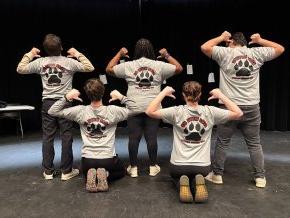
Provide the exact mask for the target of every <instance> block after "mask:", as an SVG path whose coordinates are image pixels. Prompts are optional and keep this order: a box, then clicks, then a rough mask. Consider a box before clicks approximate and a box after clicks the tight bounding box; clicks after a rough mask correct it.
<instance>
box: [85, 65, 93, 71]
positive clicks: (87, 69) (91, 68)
mask: <svg viewBox="0 0 290 218" xmlns="http://www.w3.org/2000/svg"><path fill="white" fill-rule="evenodd" d="M94 70H95V67H94V66H93V65H91V66H88V67H87V68H86V69H85V71H86V72H93V71H94Z"/></svg>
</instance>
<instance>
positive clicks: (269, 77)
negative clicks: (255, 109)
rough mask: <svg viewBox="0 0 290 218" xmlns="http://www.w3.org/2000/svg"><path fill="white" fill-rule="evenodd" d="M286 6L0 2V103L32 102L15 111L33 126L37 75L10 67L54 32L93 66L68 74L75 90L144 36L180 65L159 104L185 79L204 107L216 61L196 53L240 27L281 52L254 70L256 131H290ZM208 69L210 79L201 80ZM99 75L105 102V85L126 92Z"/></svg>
mask: <svg viewBox="0 0 290 218" xmlns="http://www.w3.org/2000/svg"><path fill="white" fill-rule="evenodd" d="M286 5H287V2H286V1H282V0H276V1H274V2H266V1H260V0H256V1H251V0H243V1H242V0H235V1H232V0H103V1H101V0H97V1H96V0H95V1H93V0H25V1H23V0H1V2H0V18H1V34H0V39H1V43H0V50H1V52H0V58H1V68H2V69H1V79H0V100H4V101H7V102H9V103H21V104H28V105H33V106H35V107H36V110H35V111H31V112H24V113H23V123H24V129H25V130H26V131H27V130H32V131H34V130H38V129H40V128H41V119H40V117H41V116H40V107H41V92H42V87H41V80H40V77H39V76H38V75H19V74H17V73H16V67H17V64H18V62H19V61H20V59H21V58H22V56H23V54H24V53H26V52H28V51H30V49H31V48H32V47H38V48H40V49H41V50H42V40H43V37H44V36H45V35H46V34H47V33H55V34H57V35H59V36H60V37H61V38H62V41H63V47H64V51H66V50H68V49H69V48H70V47H75V48H76V49H78V50H79V51H80V52H83V53H84V54H85V55H86V56H87V57H88V58H89V59H90V60H91V61H92V63H93V65H94V66H95V68H96V70H95V71H94V72H93V73H88V74H84V73H77V74H76V75H75V77H74V82H73V85H74V87H75V88H77V89H79V90H80V91H81V92H82V93H83V90H82V87H83V84H84V82H85V81H86V80H87V79H88V78H91V77H98V76H99V75H100V74H104V72H105V71H104V70H105V67H106V65H107V63H108V61H109V60H110V59H111V58H112V57H113V55H114V54H115V53H116V52H117V51H118V50H119V49H120V48H121V47H123V46H125V47H127V48H128V50H129V55H130V54H131V55H132V53H133V48H134V44H135V42H136V40H137V39H139V38H140V37H145V38H149V39H150V40H151V41H152V43H153V45H154V47H155V49H156V54H157V52H158V50H159V49H161V48H163V47H165V48H167V49H168V51H169V52H170V53H171V54H172V55H173V56H174V57H175V58H177V59H178V60H179V61H180V62H181V64H182V65H183V67H184V72H183V73H182V74H181V75H178V76H175V77H172V78H170V79H168V80H167V85H170V86H173V87H174V88H175V89H176V96H177V97H178V99H177V100H176V101H173V100H171V99H166V100H165V101H164V104H163V105H164V106H165V107H167V106H171V105H175V104H182V103H183V102H182V101H181V94H180V89H181V86H182V84H183V83H184V82H185V81H188V80H197V81H199V82H200V83H201V84H202V85H203V93H204V95H203V98H202V99H201V104H208V102H207V98H208V92H209V91H210V90H211V89H212V88H215V87H218V80H219V74H218V66H217V64H216V63H215V62H214V61H212V60H210V59H209V58H207V57H206V56H205V55H204V54H202V53H201V51H200V45H201V44H202V43H204V42H205V41H207V40H208V39H210V38H213V37H216V36H218V35H220V34H221V33H222V32H223V31H224V30H227V31H230V32H236V31H241V32H244V34H245V35H246V37H248V38H249V37H250V36H251V34H253V33H256V32H258V33H260V34H261V36H262V37H263V38H266V39H269V40H272V41H276V42H278V43H281V44H282V45H284V46H285V48H286V51H285V53H284V54H283V55H282V56H280V57H279V58H277V59H275V60H273V61H270V62H267V63H265V65H264V66H263V67H262V69H261V74H260V80H261V83H260V91H261V104H260V105H261V112H262V129H265V130H280V131H286V130H290V110H289V109H290V108H289V104H290V90H289V89H290V88H289V81H290V80H289V69H290V68H289V51H288V47H289V46H288V45H289V36H290V33H289V29H287V25H286V23H287V21H288V20H289V18H290V16H289V12H287V6H286ZM41 54H42V55H45V54H44V53H43V52H42V53H41ZM63 54H64V55H65V52H64V53H63ZM129 60H130V59H129ZM187 64H192V65H193V75H187V74H186V65H187ZM210 72H213V73H214V75H215V83H208V74H209V73H210ZM107 78H108V82H109V83H108V85H106V93H105V98H104V103H105V104H107V103H108V99H109V97H108V94H109V92H110V91H111V90H113V89H118V90H120V91H121V92H122V93H126V90H127V85H126V82H125V81H124V80H121V79H116V78H113V77H110V76H107ZM83 96H84V93H83ZM85 100H86V99H85ZM85 103H88V101H87V100H86V101H85ZM210 104H212V105H216V102H212V103H210ZM13 131H15V124H14V123H11V122H9V121H5V120H0V133H7V132H13Z"/></svg>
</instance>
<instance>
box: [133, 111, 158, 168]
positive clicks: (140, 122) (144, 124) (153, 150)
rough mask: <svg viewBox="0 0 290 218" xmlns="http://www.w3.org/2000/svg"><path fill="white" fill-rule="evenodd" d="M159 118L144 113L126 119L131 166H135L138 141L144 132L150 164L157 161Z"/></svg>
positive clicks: (152, 164)
mask: <svg viewBox="0 0 290 218" xmlns="http://www.w3.org/2000/svg"><path fill="white" fill-rule="evenodd" d="M159 122H160V120H157V119H153V118H151V117H149V116H147V115H146V114H145V113H142V114H139V115H136V116H133V117H130V118H129V119H128V121H127V123H128V129H129V157H130V164H131V166H137V155H138V149H139V143H140V140H141V138H142V135H143V133H144V137H145V140H146V143H147V150H148V155H149V159H150V165H151V166H154V165H155V164H156V163H157V147H158V146H157V132H158V128H159Z"/></svg>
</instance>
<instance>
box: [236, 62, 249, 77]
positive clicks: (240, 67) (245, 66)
mask: <svg viewBox="0 0 290 218" xmlns="http://www.w3.org/2000/svg"><path fill="white" fill-rule="evenodd" d="M234 69H235V71H236V76H250V75H251V72H252V71H253V70H254V67H253V65H251V63H250V62H249V61H248V60H239V61H238V62H237V63H236V64H235V66H234Z"/></svg>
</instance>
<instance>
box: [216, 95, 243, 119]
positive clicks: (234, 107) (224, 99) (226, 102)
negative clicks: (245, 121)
mask: <svg viewBox="0 0 290 218" xmlns="http://www.w3.org/2000/svg"><path fill="white" fill-rule="evenodd" d="M219 99H220V100H221V101H222V102H223V103H224V105H225V106H226V108H227V109H228V110H230V111H231V112H232V113H233V115H232V117H234V119H238V118H240V117H241V116H242V115H243V112H242V111H241V109H240V108H239V107H238V106H237V105H236V104H235V103H234V102H233V101H231V100H230V99H229V98H228V97H226V96H225V95H224V94H221V95H220V96H219Z"/></svg>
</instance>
